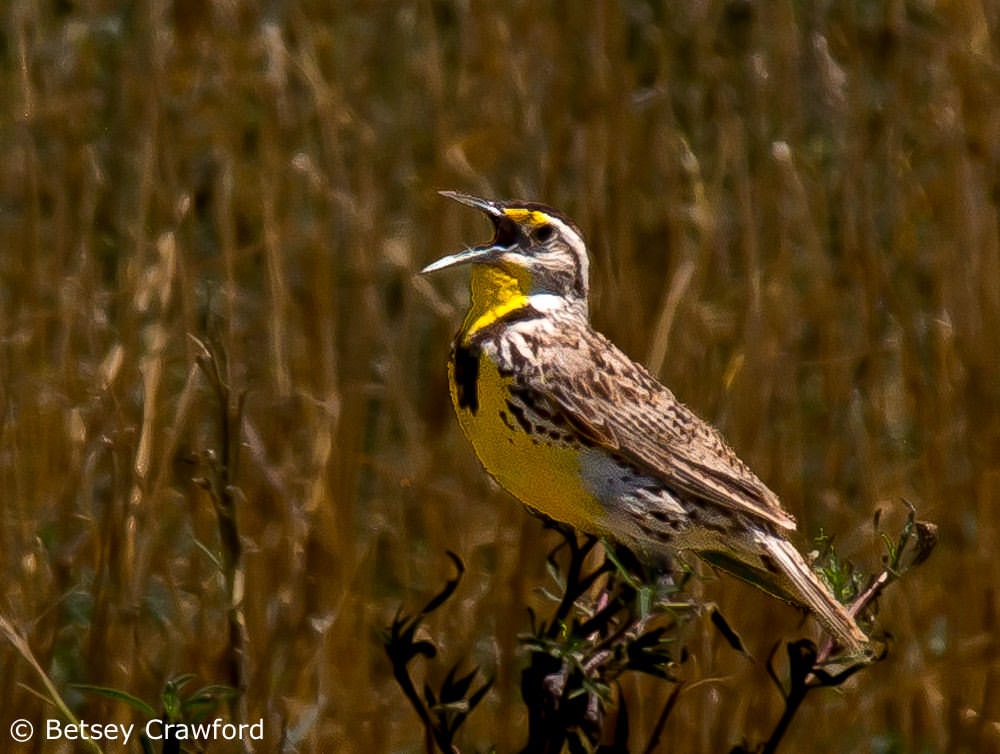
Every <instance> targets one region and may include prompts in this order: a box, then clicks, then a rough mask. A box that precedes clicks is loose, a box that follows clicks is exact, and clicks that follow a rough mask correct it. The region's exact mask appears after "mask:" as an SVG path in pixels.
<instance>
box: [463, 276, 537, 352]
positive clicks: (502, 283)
mask: <svg viewBox="0 0 1000 754" xmlns="http://www.w3.org/2000/svg"><path fill="white" fill-rule="evenodd" d="M529 284H530V274H529V273H528V272H527V271H525V272H524V275H523V276H515V275H512V274H510V273H508V272H506V271H505V270H501V269H499V268H497V267H491V266H488V265H482V264H477V265H475V266H474V267H473V268H472V301H471V303H470V305H469V311H468V312H467V313H466V315H465V322H463V323H462V334H463V338H462V339H463V341H464V342H466V343H467V342H468V341H469V340H471V339H472V338H473V337H474V336H475V334H476V333H477V332H479V331H480V330H482V329H483V328H484V327H489V326H490V325H491V324H493V323H494V322H496V321H498V320H500V319H503V318H504V317H506V316H507V315H508V314H510V313H512V312H516V311H518V310H519V309H523V308H524V307H526V306H529V305H530V301H529V299H528V293H527V292H528V290H529Z"/></svg>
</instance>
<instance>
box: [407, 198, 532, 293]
mask: <svg viewBox="0 0 1000 754" xmlns="http://www.w3.org/2000/svg"><path fill="white" fill-rule="evenodd" d="M438 193H439V194H441V196H446V197H448V198H449V199H454V200H455V201H456V202H461V203H462V204H464V205H466V206H467V207H473V208H474V209H478V210H479V211H480V212H483V213H484V214H485V215H486V216H487V217H489V218H490V220H492V221H493V225H494V227H496V226H497V225H498V224H499V222H500V220H501V218H503V217H504V213H503V210H502V209H501V208H500V207H499V206H498V205H497V204H496V203H495V202H491V201H490V200H489V199H480V198H479V197H478V196H472V195H471V194H462V193H460V192H458V191H439V192H438ZM515 245H516V244H512V245H510V246H502V245H500V244H498V243H496V239H494V240H493V241H492V242H490V243H488V244H484V245H482V246H473V247H472V248H469V249H464V250H462V251H459V252H457V253H455V254H449V255H448V256H446V257H441V258H440V259H439V260H437V261H436V262H431V263H430V264H429V265H427V266H426V267H424V269H422V270H421V271H420V272H421V274H425V273H428V272H436V271H437V270H443V269H445V268H446V267H454V266H455V265H458V264H468V263H470V262H479V261H483V260H485V259H489V258H490V257H493V256H495V255H497V254H500V253H503V252H505V251H510V250H511V249H513V248H514V246H515Z"/></svg>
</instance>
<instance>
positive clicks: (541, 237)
mask: <svg viewBox="0 0 1000 754" xmlns="http://www.w3.org/2000/svg"><path fill="white" fill-rule="evenodd" d="M555 234H556V229H555V228H553V227H552V226H551V225H542V226H541V227H539V228H538V229H537V230H535V233H534V236H535V240H536V241H538V242H539V243H545V242H547V241H551V240H552V236H554V235H555Z"/></svg>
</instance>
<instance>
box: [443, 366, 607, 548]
mask: <svg viewBox="0 0 1000 754" xmlns="http://www.w3.org/2000/svg"><path fill="white" fill-rule="evenodd" d="M477 351H478V353H476V354H474V355H472V358H475V359H477V362H476V363H475V365H474V366H473V365H469V367H471V368H472V369H473V370H474V372H475V376H474V378H473V379H472V380H471V381H470V384H468V385H459V383H458V382H457V381H456V367H455V361H454V360H453V361H452V362H451V363H450V364H449V368H448V377H449V384H450V386H451V396H452V402H453V403H454V405H455V413H456V414H457V415H458V421H459V424H461V426H462V430H463V431H464V432H465V435H466V437H468V438H469V442H470V443H472V447H473V448H474V450H475V452H476V455H477V456H478V457H479V460H480V462H481V463H482V464H483V466H484V467H485V469H486V470H487V471H488V472H489V473H490V475H491V476H492V477H493V478H494V479H495V480H496V481H497V482H498V483H499V484H500V485H501V486H502V487H503V488H504V489H506V490H507V491H508V492H510V493H511V494H512V495H514V496H515V497H517V498H518V499H519V500H521V502H523V503H525V504H526V505H528V506H530V507H532V508H534V509H535V510H538V511H540V512H541V513H544V514H545V515H546V516H549V517H550V518H554V519H556V520H558V521H563V522H565V523H568V524H571V525H573V526H575V527H577V528H579V529H582V530H584V531H590V532H599V531H601V530H602V529H603V527H602V526H601V519H602V517H603V507H602V506H601V504H600V502H599V501H598V500H597V499H596V498H595V497H594V495H593V494H592V493H591V492H589V491H588V490H587V489H586V487H585V486H584V482H583V479H582V477H581V467H580V464H581V449H580V447H579V446H574V445H571V444H566V443H558V442H555V441H552V440H551V439H550V438H547V437H544V436H540V435H537V434H529V433H528V432H526V431H525V430H524V429H523V428H522V427H521V426H520V425H519V424H518V422H517V420H516V419H515V418H514V416H513V415H512V413H511V410H510V407H509V406H508V404H507V398H508V396H509V392H508V384H509V381H508V378H505V377H503V376H501V375H500V373H499V372H498V371H497V367H496V365H495V364H494V363H493V360H492V359H491V358H490V357H489V355H488V353H487V352H486V351H484V350H482V349H477ZM472 389H474V390H475V396H474V400H470V396H469V395H465V394H464V393H463V391H468V390H472Z"/></svg>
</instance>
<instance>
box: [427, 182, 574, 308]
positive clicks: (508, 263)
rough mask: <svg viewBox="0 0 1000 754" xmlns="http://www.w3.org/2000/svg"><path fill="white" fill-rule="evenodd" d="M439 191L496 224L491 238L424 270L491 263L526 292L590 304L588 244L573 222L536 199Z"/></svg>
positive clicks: (444, 258) (528, 294) (531, 294)
mask: <svg viewBox="0 0 1000 754" xmlns="http://www.w3.org/2000/svg"><path fill="white" fill-rule="evenodd" d="M441 194H442V196H446V197H448V198H449V199H454V200H455V201H457V202H461V203H462V204H465V205H467V206H469V207H474V208H475V209H478V210H480V211H481V212H483V213H484V214H485V215H486V216H487V217H488V218H489V219H490V221H491V222H492V223H493V231H494V233H493V240H491V241H490V242H489V243H487V244H483V245H482V246H474V247H472V248H469V249H465V250H463V251H460V252H458V253H456V254H450V255H449V256H446V257H442V258H441V259H439V260H437V261H436V262H433V263H431V264H429V265H427V266H426V267H425V268H424V269H423V270H421V272H425V273H426V272H434V271H436V270H442V269H444V268H446V267H452V266H454V265H459V264H474V265H482V266H487V267H490V268H493V269H497V270H499V271H501V272H502V273H504V274H505V275H506V276H509V277H510V278H513V279H514V280H516V284H517V288H518V289H519V292H520V293H521V294H522V295H523V296H527V297H532V296H536V295H547V296H557V297H559V298H561V299H563V300H565V301H567V302H569V303H574V304H580V305H582V306H583V307H584V308H586V304H587V292H588V267H589V263H588V259H587V247H586V245H585V243H584V241H583V234H582V233H581V232H580V229H579V228H577V227H576V225H575V224H574V223H573V221H572V220H570V219H569V218H568V217H566V216H565V215H563V214H562V213H560V212H558V211H557V210H554V209H552V208H551V207H547V206H545V205H544V204H537V203H534V202H521V201H493V200H490V199H480V198H479V197H476V196H470V195H468V194H461V193H458V192H456V191H442V192H441Z"/></svg>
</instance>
